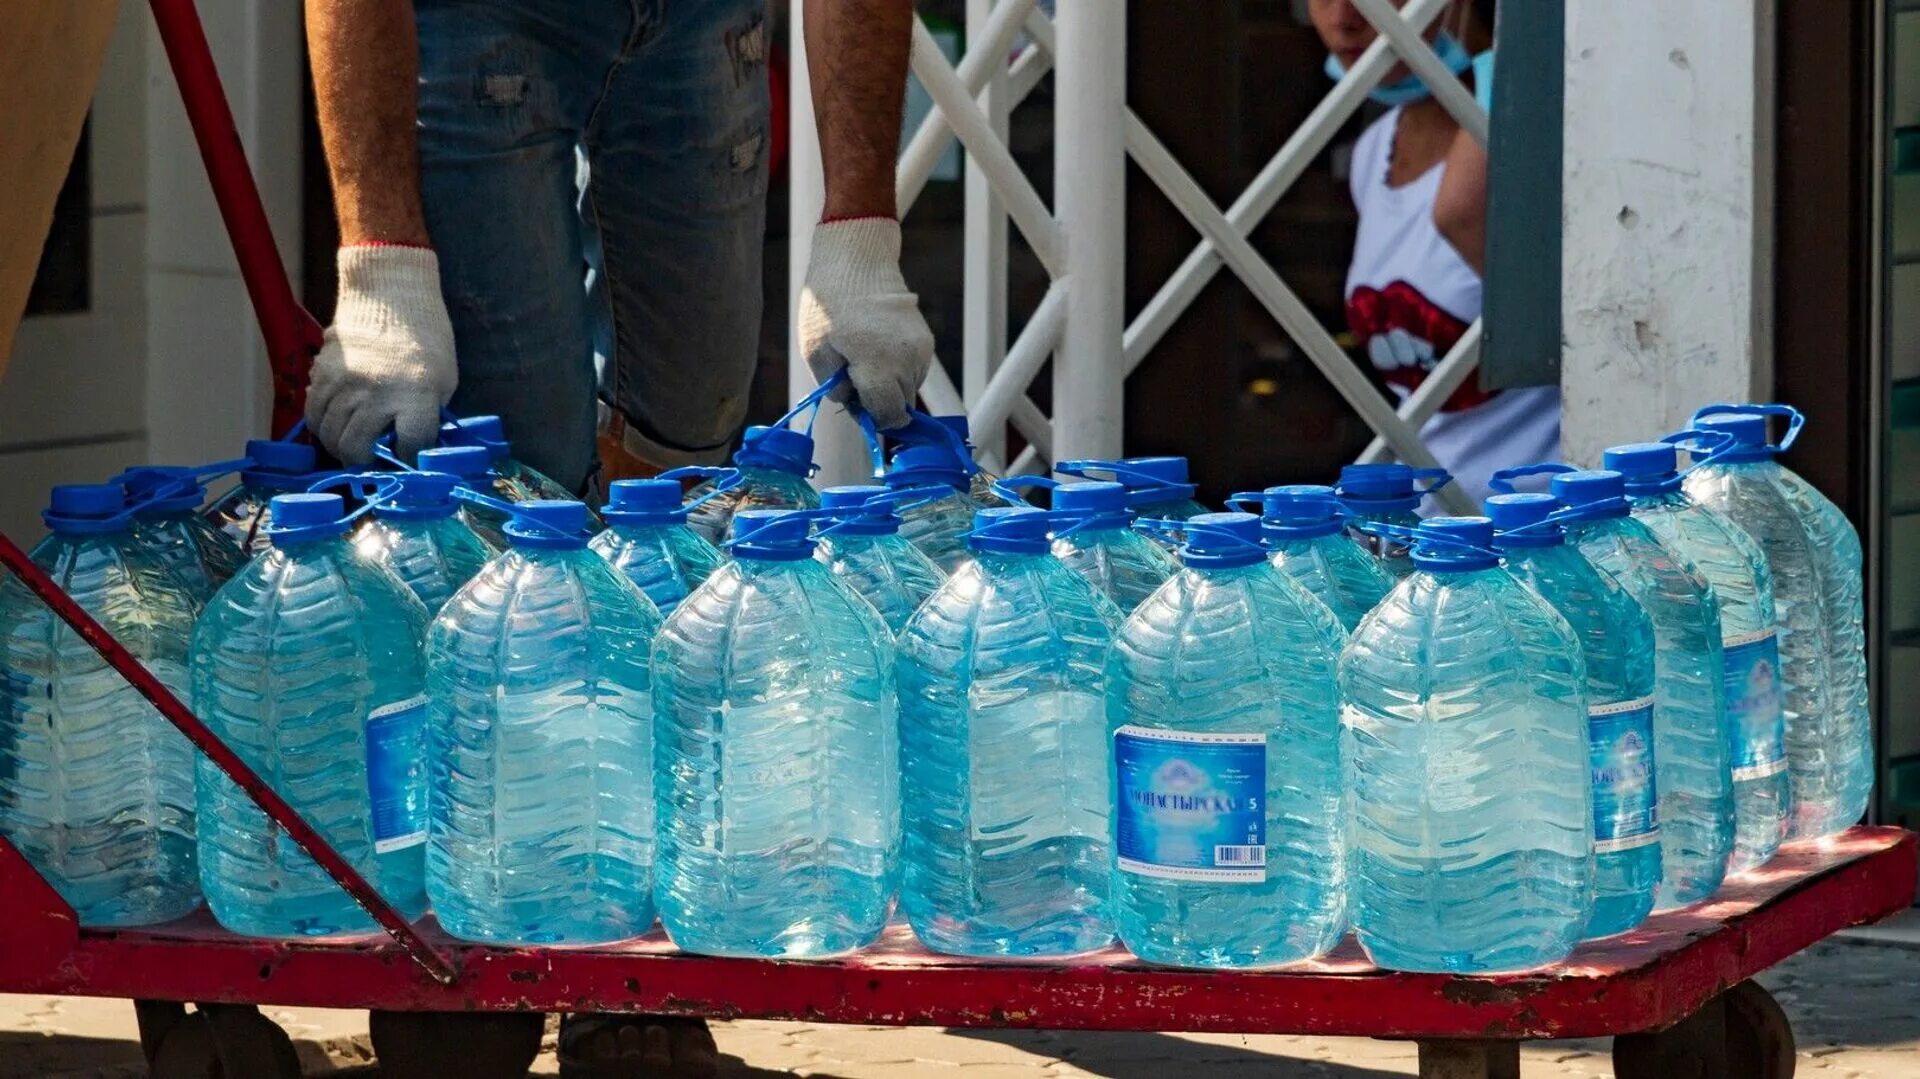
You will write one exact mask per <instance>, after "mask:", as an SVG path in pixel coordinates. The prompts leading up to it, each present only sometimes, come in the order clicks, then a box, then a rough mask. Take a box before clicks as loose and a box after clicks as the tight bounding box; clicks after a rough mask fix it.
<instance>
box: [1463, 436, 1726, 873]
mask: <svg viewBox="0 0 1920 1079" xmlns="http://www.w3.org/2000/svg"><path fill="white" fill-rule="evenodd" d="M1497 479H1498V474H1496V481H1497ZM1553 494H1554V496H1555V497H1556V498H1558V499H1559V500H1560V501H1561V502H1563V503H1565V504H1566V505H1567V507H1568V509H1569V511H1570V512H1569V518H1570V519H1569V520H1568V523H1567V524H1566V531H1567V539H1568V540H1569V541H1571V542H1572V543H1574V544H1575V545H1576V546H1578V547H1579V548H1580V553H1581V554H1584V555H1586V556H1587V558H1588V559H1589V560H1590V561H1592V562H1593V564H1594V565H1596V566H1598V567H1600V568H1601V569H1603V570H1605V571H1607V572H1608V573H1610V574H1612V575H1613V577H1614V579H1615V580H1617V581H1619V582H1620V583H1621V584H1622V585H1624V586H1625V587H1626V589H1627V591H1628V592H1631V593H1633V598H1634V599H1637V600H1639V601H1640V606H1641V607H1643V608H1645V609H1646V612H1647V617H1648V618H1649V619H1651V620H1652V622H1653V638H1654V655H1653V667H1654V690H1653V694H1654V704H1653V756H1654V761H1655V763H1656V765H1657V767H1656V768H1655V770H1654V781H1655V787H1656V790H1657V791H1658V792H1659V796H1660V874H1661V876H1660V889H1659V891H1658V892H1657V893H1656V894H1655V896H1654V905H1655V906H1656V907H1658V908H1660V909H1666V908H1669V907H1678V906H1684V905H1686V904H1688V903H1693V902H1697V901H1699V900H1701V899H1705V898H1706V897H1707V896H1709V895H1712V894H1713V892H1714V891H1715V890H1716V889H1718V888H1719V887H1720V882H1721V880H1722V879H1724V878H1725V877H1726V872H1727V860H1728V859H1729V858H1730V857H1731V856H1732V855H1733V749H1732V743H1733V738H1732V735H1731V733H1730V731H1729V725H1728V722H1727V701H1726V697H1725V695H1724V693H1723V692H1722V689H1723V687H1724V686H1725V684H1726V676H1725V665H1726V664H1725V659H1724V652H1723V651H1722V645H1721V643H1720V642H1721V638H1722V636H1723V635H1722V633H1721V629H1720V602H1719V600H1718V598H1717V597H1716V596H1715V595H1714V591H1713V585H1712V584H1710V583H1708V581H1707V579H1706V578H1705V577H1704V576H1702V575H1701V573H1700V571H1699V569H1698V568H1696V567H1695V566H1694V564H1693V563H1692V562H1691V561H1689V560H1688V559H1687V558H1686V556H1685V555H1682V554H1680V553H1679V552H1678V551H1676V550H1674V549H1673V548H1671V547H1669V546H1667V545H1666V544H1665V543H1662V542H1661V541H1660V539H1659V537H1657V536H1655V535H1654V533H1653V531H1652V530H1651V529H1649V528H1648V527H1647V526H1646V525H1645V524H1644V523H1642V522H1640V521H1638V520H1635V519H1634V518H1633V517H1631V516H1629V513H1630V508H1629V506H1628V505H1627V499H1626V481H1625V480H1624V479H1623V478H1622V477H1621V475H1620V473H1618V472H1610V471H1598V472H1572V471H1569V472H1563V473H1561V474H1559V475H1556V476H1554V477H1553Z"/></svg>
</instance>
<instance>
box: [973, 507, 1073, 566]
mask: <svg viewBox="0 0 1920 1079" xmlns="http://www.w3.org/2000/svg"><path fill="white" fill-rule="evenodd" d="M1053 525H1054V519H1053V515H1052V514H1048V513H1042V512H1041V511H1039V510H1037V509H1034V508H1033V507H1031V506H1028V507H1025V508H1022V507H1020V506H995V507H994V508H992V509H983V510H977V511H975V512H974V515H973V531H971V532H969V533H967V546H968V547H969V548H971V549H973V550H975V551H995V552H999V553H1001V554H1046V553H1047V551H1048V550H1049V549H1051V545H1052V541H1051V540H1050V539H1049V537H1048V533H1049V532H1051V531H1052V529H1053Z"/></svg>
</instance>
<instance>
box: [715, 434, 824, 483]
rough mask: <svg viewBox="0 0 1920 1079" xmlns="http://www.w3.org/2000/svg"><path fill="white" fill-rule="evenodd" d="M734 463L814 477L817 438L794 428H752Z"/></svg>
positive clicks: (745, 435) (735, 452)
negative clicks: (814, 447)
mask: <svg viewBox="0 0 1920 1079" xmlns="http://www.w3.org/2000/svg"><path fill="white" fill-rule="evenodd" d="M733 461H734V463H735V464H737V465H739V466H740V467H742V468H771V469H773V470H774V471H776V472H788V473H791V474H793V475H795V476H803V477H804V476H809V475H812V474H813V439H812V437H810V436H808V435H803V434H801V433H800V432H798V431H796V430H794V429H792V428H791V427H759V426H754V427H749V428H747V430H746V433H745V434H743V435H741V436H740V448H739V449H738V450H735V451H734V454H733Z"/></svg>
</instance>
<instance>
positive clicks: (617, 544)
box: [592, 469, 726, 618]
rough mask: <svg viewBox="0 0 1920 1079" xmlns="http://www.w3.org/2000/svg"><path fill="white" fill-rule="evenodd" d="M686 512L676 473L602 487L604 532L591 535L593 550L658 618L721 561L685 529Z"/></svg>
mask: <svg viewBox="0 0 1920 1079" xmlns="http://www.w3.org/2000/svg"><path fill="white" fill-rule="evenodd" d="M673 471H674V472H676V473H684V472H687V471H689V470H684V469H675V470H673ZM699 471H702V472H705V471H709V470H707V469H700V470H699ZM689 512H691V511H690V510H689V509H688V508H687V507H686V506H684V505H682V503H681V501H680V480H679V478H678V476H676V475H671V474H663V475H661V476H656V477H655V478H653V479H650V480H615V481H613V482H612V483H611V484H609V485H608V487H607V505H606V508H605V509H604V510H602V511H601V516H602V517H603V518H605V519H606V522H607V530H606V531H605V532H602V533H600V534H599V535H597V536H595V537H593V544H592V546H593V549H594V550H595V551H598V552H599V553H600V557H602V558H604V559H606V560H607V561H608V562H609V563H611V564H612V565H613V567H614V568H615V569H617V570H619V571H620V572H621V573H624V574H626V576H627V580H629V581H632V582H633V583H634V584H635V585H637V586H638V587H639V589H640V591H642V592H645V593H646V594H647V598H648V599H650V600H652V601H653V605H654V606H655V607H657V608H659V610H660V616H661V617H662V618H665V617H666V616H667V615H670V614H672V613H673V609H674V608H675V607H678V606H679V605H680V601H681V600H683V599H686V598H687V595H688V594H689V593H691V592H692V591H693V590H694V589H696V588H698V587H700V584H701V582H703V581H705V580H706V579H707V577H708V576H710V575H711V574H712V573H713V571H714V570H716V569H719V568H720V566H721V564H722V563H724V562H725V561H726V558H725V556H723V555H722V554H721V553H720V552H719V551H718V550H716V549H715V548H714V546H713V544H711V543H708V542H707V541H706V540H704V539H702V538H701V537H700V535H699V533H697V532H695V531H694V530H693V529H691V528H689V527H687V515H688V513H689Z"/></svg>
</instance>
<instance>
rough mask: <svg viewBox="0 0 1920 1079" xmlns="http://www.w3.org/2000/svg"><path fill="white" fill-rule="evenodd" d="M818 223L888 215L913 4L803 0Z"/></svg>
mask: <svg viewBox="0 0 1920 1079" xmlns="http://www.w3.org/2000/svg"><path fill="white" fill-rule="evenodd" d="M806 5H807V7H806V18H807V23H806V30H807V70H808V75H809V78H808V81H809V82H810V83H811V84H812V89H813V112H814V120H815V123H816V124H817V125H818V126H819V129H820V159H821V164H822V166H823V168H824V170H825V172H826V184H827V198H826V207H825V210H824V213H823V214H822V216H823V218H824V219H826V220H829V221H831V220H837V219H841V218H850V217H893V216H895V213H896V208H895V206H894V201H893V183H894V161H895V158H896V157H897V156H898V154H899V150H900V110H901V107H902V103H903V102H904V101H905V97H906V85H907V53H908V49H909V48H910V47H911V44H912V41H913V0H806Z"/></svg>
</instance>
